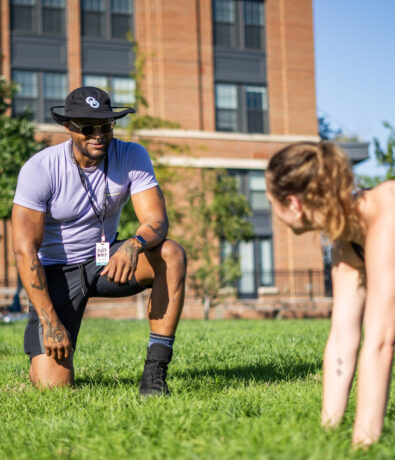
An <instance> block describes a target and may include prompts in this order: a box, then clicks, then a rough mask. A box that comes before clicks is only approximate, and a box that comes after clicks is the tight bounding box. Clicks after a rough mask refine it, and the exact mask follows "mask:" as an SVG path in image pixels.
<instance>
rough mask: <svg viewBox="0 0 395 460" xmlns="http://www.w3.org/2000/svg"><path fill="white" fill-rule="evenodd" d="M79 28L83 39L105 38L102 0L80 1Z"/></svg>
mask: <svg viewBox="0 0 395 460" xmlns="http://www.w3.org/2000/svg"><path fill="white" fill-rule="evenodd" d="M81 8H82V14H81V28H82V35H83V36H84V37H94V38H105V37H106V21H105V19H106V18H105V2H104V0H82V3H81Z"/></svg>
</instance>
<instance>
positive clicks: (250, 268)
mask: <svg viewBox="0 0 395 460" xmlns="http://www.w3.org/2000/svg"><path fill="white" fill-rule="evenodd" d="M221 249H222V250H221V255H222V260H223V259H224V258H225V257H226V256H229V255H230V254H233V255H234V256H236V257H237V258H238V260H239V263H240V271H241V276H240V278H239V279H238V280H237V281H236V287H237V290H238V296H239V297H241V298H255V297H257V296H258V289H259V287H261V286H273V284H274V271H273V240H272V237H271V236H270V237H256V238H255V239H254V240H252V241H240V242H239V243H237V244H235V245H234V246H232V245H231V244H230V243H229V242H227V241H224V242H222V245H221Z"/></svg>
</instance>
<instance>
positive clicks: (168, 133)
mask: <svg viewBox="0 0 395 460" xmlns="http://www.w3.org/2000/svg"><path fill="white" fill-rule="evenodd" d="M36 128H37V129H38V130H39V131H43V132H48V133H63V132H64V128H63V126H61V125H59V124H54V123H37V124H36ZM117 133H119V134H123V135H125V134H127V131H126V130H124V129H115V134H117ZM136 135H137V136H141V137H165V138H171V139H206V140H220V141H245V142H281V143H291V142H300V141H312V142H318V141H319V140H320V138H319V137H318V136H304V135H281V134H243V133H223V132H219V131H197V130H192V129H140V130H139V131H136Z"/></svg>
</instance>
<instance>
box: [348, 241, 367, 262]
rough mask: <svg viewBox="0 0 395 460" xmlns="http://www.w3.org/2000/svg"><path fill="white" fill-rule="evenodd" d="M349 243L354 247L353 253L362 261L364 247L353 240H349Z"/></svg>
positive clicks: (363, 259)
mask: <svg viewBox="0 0 395 460" xmlns="http://www.w3.org/2000/svg"><path fill="white" fill-rule="evenodd" d="M350 244H351V246H352V248H353V249H354V252H355V254H356V255H357V256H358V257H359V258H360V259H361V260H362V262H365V249H364V248H363V247H362V246H361V245H360V244H358V243H355V242H354V241H350Z"/></svg>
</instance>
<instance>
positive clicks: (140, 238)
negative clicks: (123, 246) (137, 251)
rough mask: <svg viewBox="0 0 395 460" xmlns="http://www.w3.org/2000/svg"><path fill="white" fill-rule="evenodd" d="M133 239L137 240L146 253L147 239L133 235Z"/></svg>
mask: <svg viewBox="0 0 395 460" xmlns="http://www.w3.org/2000/svg"><path fill="white" fill-rule="evenodd" d="M132 238H134V239H135V240H137V241H138V242H139V243H140V244H141V251H142V252H144V249H145V245H146V244H147V242H146V241H145V239H144V238H143V237H142V236H140V235H133V236H132Z"/></svg>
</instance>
